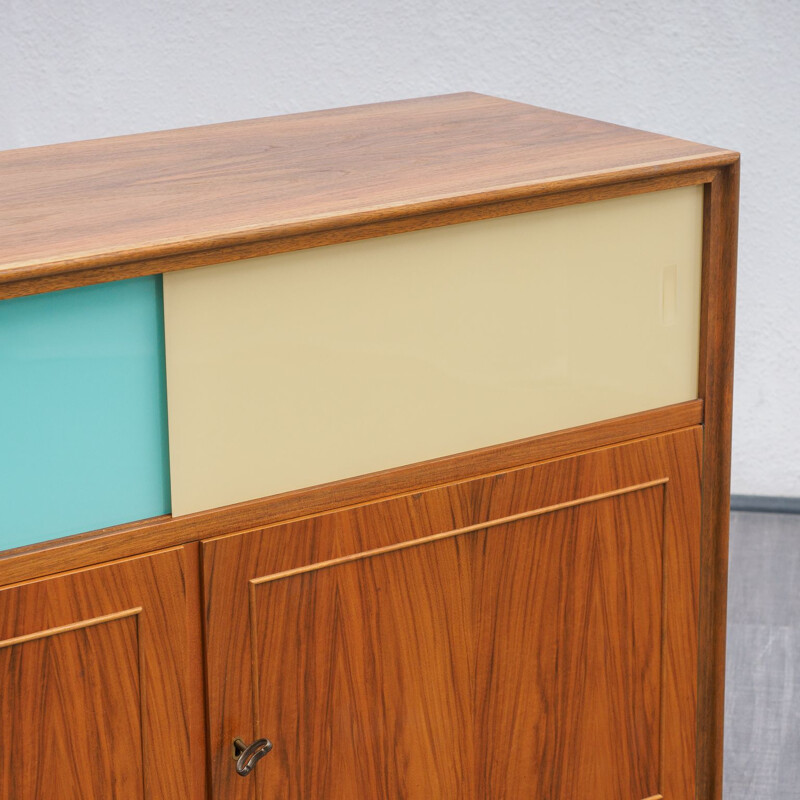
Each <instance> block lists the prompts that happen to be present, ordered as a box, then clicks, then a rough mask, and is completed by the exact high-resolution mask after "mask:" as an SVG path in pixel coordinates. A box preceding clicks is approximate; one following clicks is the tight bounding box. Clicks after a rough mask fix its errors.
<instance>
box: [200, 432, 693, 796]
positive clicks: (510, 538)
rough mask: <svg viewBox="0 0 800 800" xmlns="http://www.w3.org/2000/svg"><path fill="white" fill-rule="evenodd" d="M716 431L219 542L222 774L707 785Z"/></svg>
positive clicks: (216, 651)
mask: <svg viewBox="0 0 800 800" xmlns="http://www.w3.org/2000/svg"><path fill="white" fill-rule="evenodd" d="M700 443H701V432H700V429H699V428H692V429H687V430H684V431H681V432H677V433H674V434H670V435H664V436H657V437H652V438H648V439H643V440H639V441H636V442H633V443H630V444H627V445H623V446H618V447H614V448H606V449H602V450H597V451H591V452H588V453H586V454H583V455H578V456H574V457H570V458H565V459H560V460H555V461H551V462H546V463H542V464H540V465H534V466H531V467H525V468H520V469H515V470H512V471H509V472H505V473H502V474H496V475H491V476H487V477H482V478H477V479H475V480H471V481H466V482H462V483H456V484H451V485H447V486H443V487H438V488H434V489H431V490H428V491H425V492H421V493H416V494H410V495H406V496H401V497H396V498H391V499H388V500H385V501H381V502H378V503H372V504H368V505H363V506H359V507H355V508H351V509H346V510H343V511H340V512H336V513H331V514H325V515H320V516H316V517H311V518H307V519H302V520H298V521H295V522H292V523H289V524H281V525H276V526H274V527H270V528H266V529H264V530H257V531H250V532H246V533H242V534H239V535H233V536H228V537H221V538H219V539H217V540H212V541H210V542H208V543H206V544H205V546H204V579H205V582H206V599H207V617H208V618H207V644H208V648H209V653H208V658H209V661H208V668H209V675H208V680H209V715H210V717H209V719H210V726H211V730H210V736H211V744H212V748H213V749H212V777H213V786H214V789H215V792H216V794H215V796H218V797H225V798H256V797H259V798H260V797H264V798H297V799H298V800H300V799H301V798H302V799H303V800H307V799H308V798H319V799H320V800H322V799H323V798H325V799H326V800H327V799H328V798H335V799H336V800H338V799H339V798H341V799H342V800H344V799H345V798H349V799H352V798H371V799H372V798H385V799H386V800H396V799H397V798H404V799H405V800H417V799H418V800H431V798H446V799H447V800H449V799H450V798H465V799H466V798H475V799H478V798H479V799H480V800H484V798H520V799H523V798H524V800H537V799H538V800H577V798H581V797H603V798H625V800H631V798H634V799H635V800H643V799H644V798H653V797H658V796H663V797H664V798H675V799H676V800H678V798H681V800H683V798H688V797H692V796H693V794H694V776H695V752H694V751H695V709H696V669H697V590H698V566H699V564H698V562H699V532H700V518H699V496H700V479H699V458H700ZM235 737H242V738H244V739H245V740H247V741H248V742H249V741H250V740H252V739H253V738H254V737H268V738H270V739H271V741H272V742H273V744H274V749H273V750H272V752H271V753H270V754H269V755H267V756H266V757H265V758H264V759H263V760H262V761H261V762H260V763H259V764H258V766H257V767H256V768H255V770H254V771H253V773H252V774H251V775H250V776H249V777H247V778H244V779H243V778H239V777H237V776H236V774H235V771H234V762H233V759H232V756H231V742H232V741H233V739H234V738H235Z"/></svg>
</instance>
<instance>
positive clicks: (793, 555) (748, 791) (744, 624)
mask: <svg viewBox="0 0 800 800" xmlns="http://www.w3.org/2000/svg"><path fill="white" fill-rule="evenodd" d="M728 587H729V588H728V656H727V674H726V686H725V783H724V787H725V788H724V798H725V800H777V799H778V798H781V799H782V800H783V799H784V798H800V515H798V514H755V513H745V512H735V513H733V514H732V516H731V542H730V573H729V584H728Z"/></svg>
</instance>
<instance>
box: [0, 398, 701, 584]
mask: <svg viewBox="0 0 800 800" xmlns="http://www.w3.org/2000/svg"><path fill="white" fill-rule="evenodd" d="M702 421H703V403H702V401H700V400H692V401H689V402H687V403H679V404H677V405H674V406H667V407H665V408H657V409H653V410H652V411H644V412H642V413H639V414H629V415H627V416H624V417H617V418H616V419H612V420H603V422H598V423H592V424H590V425H581V426H580V427H577V428H571V429H569V430H565V431H557V432H556V433H547V434H543V435H541V436H534V437H531V438H529V439H522V440H520V441H517V442H508V443H506V444H501V445H496V446H493V447H486V448H483V449H480V450H473V451H471V452H468V453H461V454H458V455H455V456H447V457H445V458H438V459H433V460H432V461H426V462H424V463H422V464H410V465H407V466H402V467H396V468H394V469H390V470H384V471H381V472H376V473H372V474H371V475H364V476H360V477H358V478H350V479H347V480H342V481H336V482H335V483H331V484H327V485H326V486H322V487H311V488H308V489H301V490H298V491H293V492H287V493H285V494H281V495H276V496H274V497H267V498H263V499H259V500H254V501H250V502H246V503H239V504H237V505H233V506H227V507H225V508H219V509H213V510H211V511H204V512H200V513H197V514H189V515H187V516H185V517H175V518H173V517H170V516H164V517H155V518H153V519H150V520H142V521H141V522H134V523H131V524H128V525H117V526H115V527H113V528H107V529H103V530H99V531H90V532H88V533H85V534H78V535H76V536H69V537H65V538H63V539H56V540H50V541H45V542H40V543H37V544H34V545H28V546H26V547H20V548H16V549H14V550H6V551H5V552H3V553H0V585H4V584H7V583H12V582H14V581H22V580H29V579H31V578H37V577H41V576H44V575H48V574H51V573H54V572H59V571H62V570H65V569H75V568H78V567H84V566H88V565H90V564H99V563H101V562H103V561H110V560H112V559H115V558H124V557H126V556H131V555H135V554H137V553H142V552H146V551H148V550H157V549H159V548H164V547H172V546H174V545H178V544H184V543H187V542H192V541H197V540H198V539H203V538H207V537H210V536H217V535H220V534H225V533H234V532H240V531H244V530H247V529H248V528H255V527H259V526H261V527H263V526H264V525H269V524H272V523H275V522H279V521H281V520H285V519H290V518H292V517H299V516H306V515H308V514H316V513H319V512H322V511H328V510H331V509H334V508H337V507H342V506H348V505H354V504H358V503H366V502H370V501H373V500H377V499H379V498H381V497H388V496H389V495H392V494H402V493H406V492H413V491H417V490H419V489H422V488H425V487H429V486H433V485H435V484H437V483H446V482H448V481H456V480H463V479H465V478H473V477H475V476H477V475H481V474H487V473H491V472H498V471H500V470H505V469H509V468H512V467H518V466H521V465H523V464H531V463H533V462H534V461H541V460H543V459H547V458H558V457H559V456H564V455H567V454H568V453H578V452H581V451H583V450H589V449H591V448H595V447H605V446H607V445H611V444H616V443H618V442H623V441H626V440H630V439H635V438H638V437H643V436H652V435H654V434H657V433H664V432H666V431H670V430H677V429H680V428H685V427H689V426H691V425H698V424H700V423H701V422H702Z"/></svg>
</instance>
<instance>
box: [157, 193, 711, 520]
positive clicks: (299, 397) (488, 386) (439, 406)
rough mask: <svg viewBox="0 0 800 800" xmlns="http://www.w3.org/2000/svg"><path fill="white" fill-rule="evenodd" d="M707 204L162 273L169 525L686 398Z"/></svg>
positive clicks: (416, 236) (464, 229) (540, 216)
mask: <svg viewBox="0 0 800 800" xmlns="http://www.w3.org/2000/svg"><path fill="white" fill-rule="evenodd" d="M702 198H703V190H702V188H701V187H688V188H681V189H671V190H668V191H663V192H657V193H651V194H645V195H638V196H635V197H626V198H620V199H613V200H603V201H599V202H595V203H586V204H583V205H578V206H570V207H567V208H557V209H549V210H546V211H537V212H531V213H526V214H518V215H514V216H508V217H502V218H499V219H491V220H482V221H479V222H469V223H463V224H460V225H452V226H448V227H443V228H436V229H433V230H426V231H415V232H413V233H404V234H398V235H394V236H388V237H384V238H379V239H370V240H366V241H359V242H350V243H347V244H339V245H331V246H328V247H320V248H315V249H312V250H305V251H299V252H294V253H286V254H281V255H275V256H267V257H263V258H254V259H250V260H247V261H239V262H234V263H230V264H222V265H218V266H213V267H201V268H198V269H191V270H185V271H182V272H173V273H169V274H167V275H165V276H164V303H165V317H166V347H167V394H168V404H169V428H170V460H171V473H172V475H171V477H172V510H173V513H174V514H185V513H187V512H191V511H197V510H200V509H204V508H213V507H216V506H220V505H226V504H229V503H235V502H239V501H243V500H248V499H252V498H256V497H262V496H266V495H270V494H275V493H278V492H283V491H286V490H290V489H296V488H300V487H304V486H311V485H315V484H319V483H324V482H327V481H332V480H337V479H340V478H345V477H349V476H353V475H360V474H364V473H368V472H373V471H375V470H380V469H385V468H389V467H395V466H400V465H403V464H409V463H413V462H416V461H422V460H425V459H429V458H434V457H437V456H442V455H447V454H451V453H458V452H462V451H465V450H471V449H473V448H477V447H483V446H486V445H493V444H499V443H502V442H507V441H510V440H513V439H519V438H523V437H526V436H532V435H534V434H539V433H544V432H546V431H553V430H558V429H561V428H568V427H572V426H574V425H581V424H583V423H588V422H594V421H597V420H601V419H606V418H610V417H617V416H620V415H622V414H629V413H632V412H636V411H643V410H645V409H649V408H655V407H658V406H663V405H668V404H670V403H677V402H680V401H683V400H690V399H693V398H695V397H696V396H697V371H698V339H699V315H700V312H699V307H700V302H699V301H700V262H701V238H702V204H703V200H702Z"/></svg>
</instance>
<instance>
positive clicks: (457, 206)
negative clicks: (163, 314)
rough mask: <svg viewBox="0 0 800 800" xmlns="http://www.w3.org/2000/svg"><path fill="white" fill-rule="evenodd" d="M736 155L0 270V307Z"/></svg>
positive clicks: (483, 211) (640, 187)
mask: <svg viewBox="0 0 800 800" xmlns="http://www.w3.org/2000/svg"><path fill="white" fill-rule="evenodd" d="M736 158H738V154H736V153H732V152H730V151H725V150H723V151H719V152H716V153H713V154H711V155H704V156H696V157H693V158H682V159H676V160H675V161H672V162H658V163H656V164H647V165H642V166H639V167H636V168H633V169H630V168H629V169H625V170H614V171H607V172H598V173H590V174H588V175H581V176H577V177H570V178H565V179H556V180H552V181H547V182H540V183H537V184H533V185H530V184H526V185H523V186H513V187H506V188H503V189H498V190H494V191H491V192H483V193H480V194H472V195H459V196H457V197H444V198H435V199H432V200H429V201H425V202H422V203H416V204H408V205H402V206H391V207H386V208H376V209H372V210H369V211H365V212H359V213H357V214H350V215H342V216H336V217H324V218H319V219H313V220H305V221H301V222H298V223H296V224H294V225H291V226H286V225H283V226H281V227H278V228H275V227H271V226H269V225H265V226H263V227H259V228H257V229H253V230H247V231H240V232H236V233H231V234H230V235H227V236H219V237H215V238H208V237H204V238H201V239H190V240H183V241H176V242H169V243H160V244H157V245H156V244H143V245H142V246H141V247H137V248H134V249H130V250H125V251H112V252H103V253H86V254H83V255H81V256H79V257H75V258H70V259H67V260H63V261H51V262H35V263H26V264H20V265H18V266H11V267H7V268H4V269H2V270H0V300H4V299H9V298H11V297H21V296H24V295H30V294H41V293H43V292H52V291H59V290H61V289H69V288H75V287H77V286H87V285H90V284H94V283H107V282H109V281H116V280H123V279H126V278H135V277H141V276H144V275H156V274H159V273H163V272H172V271H175V270H180V269H189V268H192V267H199V266H208V265H211V264H220V263H225V262H227V261H238V260H241V259H244V258H255V257H257V256H264V255H274V254H275V253H283V252H289V251H292V250H302V249H307V248H311V247H320V246H324V245H330V244H341V243H343V242H348V241H356V240H359V239H366V238H375V237H381V236H388V235H391V234H394V233H406V232H409V231H413V230H421V229H425V228H432V227H440V226H443V225H453V224H457V223H460V222H473V221H476V220H479V219H490V218H492V217H497V216H504V215H507V214H518V213H524V212H525V211H538V210H543V209H546V208H555V207H559V206H564V205H574V204H578V203H585V202H591V201H594V200H603V199H609V198H612V197H621V196H624V195H632V194H642V193H646V192H652V191H659V190H662V189H669V188H678V187H681V186H691V185H697V184H701V183H710V182H711V181H712V180H713V178H714V175H715V174H716V171H717V170H718V169H719V168H720V166H722V165H725V164H728V163H730V162H731V159H734V160H735V159H736Z"/></svg>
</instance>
